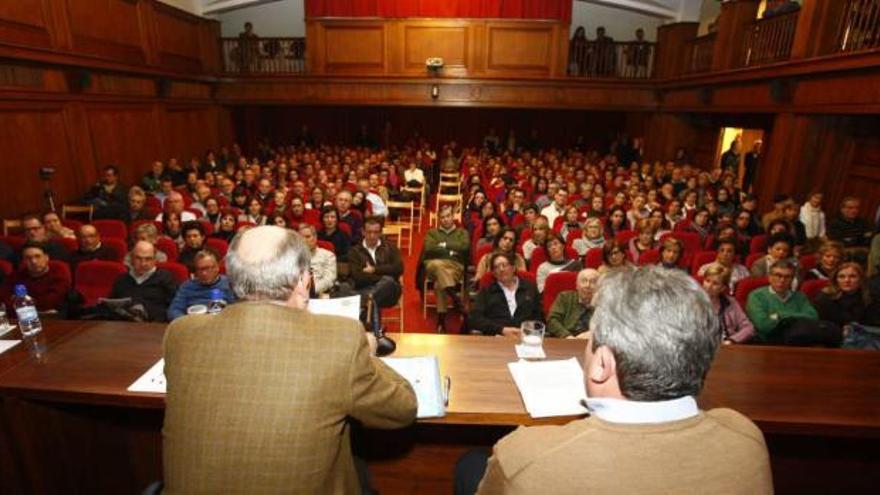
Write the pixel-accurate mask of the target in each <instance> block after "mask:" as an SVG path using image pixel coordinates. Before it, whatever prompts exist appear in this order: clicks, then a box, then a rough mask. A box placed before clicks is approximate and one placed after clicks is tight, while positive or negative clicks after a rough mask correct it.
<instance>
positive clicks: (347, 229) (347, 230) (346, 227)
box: [337, 222, 351, 238]
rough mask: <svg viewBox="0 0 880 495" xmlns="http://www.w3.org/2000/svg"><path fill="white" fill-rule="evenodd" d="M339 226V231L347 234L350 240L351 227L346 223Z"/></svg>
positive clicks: (340, 223)
mask: <svg viewBox="0 0 880 495" xmlns="http://www.w3.org/2000/svg"><path fill="white" fill-rule="evenodd" d="M337 226H338V227H339V230H341V231H343V232H345V235H347V236H348V237H349V238H351V225H349V224H347V223H345V222H339V224H338V225H337Z"/></svg>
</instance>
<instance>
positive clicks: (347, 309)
mask: <svg viewBox="0 0 880 495" xmlns="http://www.w3.org/2000/svg"><path fill="white" fill-rule="evenodd" d="M309 313H312V314H313V315H334V316H344V317H346V318H351V319H352V320H360V317H361V296H349V297H337V298H334V299H309Z"/></svg>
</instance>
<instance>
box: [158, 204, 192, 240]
mask: <svg viewBox="0 0 880 495" xmlns="http://www.w3.org/2000/svg"><path fill="white" fill-rule="evenodd" d="M189 221H190V222H194V221H195V220H189ZM162 232H163V235H164V236H165V237H167V238H169V239H171V240H172V241H174V243H175V244H177V247H178V249H183V246H184V245H185V244H186V243H185V242H184V240H183V222H182V221H181V217H180V215H179V214H177V213H175V212H173V211H171V212H168V213H167V214H166V215H165V217H164V218H163V219H162Z"/></svg>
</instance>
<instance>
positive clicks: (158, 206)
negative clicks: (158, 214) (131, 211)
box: [145, 194, 162, 211]
mask: <svg viewBox="0 0 880 495" xmlns="http://www.w3.org/2000/svg"><path fill="white" fill-rule="evenodd" d="M145 206H146V207H147V208H150V209H153V210H159V211H162V202H161V201H159V198H157V197H156V196H153V195H152V194H150V195H148V196H147V202H146V203H145Z"/></svg>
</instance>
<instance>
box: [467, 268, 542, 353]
mask: <svg viewBox="0 0 880 495" xmlns="http://www.w3.org/2000/svg"><path fill="white" fill-rule="evenodd" d="M489 266H490V267H491V268H492V273H493V274H494V275H495V283H493V284H491V285H490V286H489V287H486V288H485V289H482V290H480V292H478V293H477V298H476V300H475V302H474V305H473V307H472V308H471V312H470V314H469V315H468V325H469V327H470V329H471V330H472V331H475V332H479V333H482V334H484V335H504V336H505V337H511V338H519V336H520V325H521V324H522V322H524V321H528V320H543V318H542V316H541V298H540V296H539V295H538V288H537V287H536V286H535V284H534V283H533V282H530V281H528V280H525V279H522V278H519V277H517V275H516V269H515V268H514V260H513V259H512V257H511V255H509V254H507V253H503V252H496V253H494V254H493V255H492V258H491V259H490V260H489Z"/></svg>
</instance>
